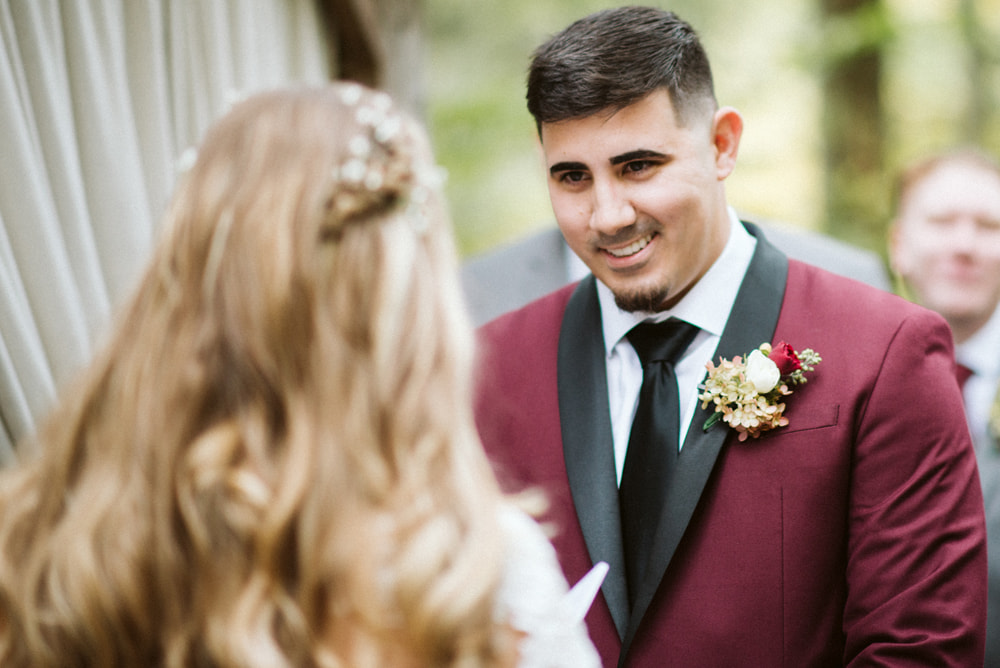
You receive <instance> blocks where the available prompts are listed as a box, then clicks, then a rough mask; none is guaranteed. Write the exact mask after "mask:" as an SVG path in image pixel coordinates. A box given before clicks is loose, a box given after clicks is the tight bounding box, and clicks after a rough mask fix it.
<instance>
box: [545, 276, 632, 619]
mask: <svg viewBox="0 0 1000 668" xmlns="http://www.w3.org/2000/svg"><path fill="white" fill-rule="evenodd" d="M558 386H559V420H560V423H561V425H562V440H563V456H564V457H565V459H566V473H567V475H568V476H569V486H570V489H571V490H572V493H573V504H574V505H575V506H576V515H577V517H578V518H579V520H580V527H581V528H582V529H583V537H584V539H585V540H586V543H587V550H588V552H589V553H590V558H591V561H592V562H594V563H596V562H598V561H606V562H607V563H608V565H609V566H610V570H609V572H608V575H607V577H606V578H605V579H604V584H603V585H602V586H601V592H602V593H603V594H604V600H605V601H606V602H607V604H608V607H609V608H610V609H611V617H612V618H613V619H614V622H615V627H616V628H617V629H618V635H619V637H621V636H624V634H625V627H626V625H627V623H628V593H627V590H626V588H625V567H624V564H625V560H624V557H623V555H622V538H621V520H620V517H619V513H618V483H617V480H616V477H615V460H614V445H613V439H612V433H611V416H610V413H609V408H608V381H607V368H606V366H605V363H604V335H603V330H602V328H601V309H600V306H599V304H598V301H597V289H596V286H595V283H594V277H593V276H588V277H586V278H584V279H583V280H582V281H581V282H580V284H579V285H578V286H577V287H576V290H574V291H573V294H572V296H571V297H570V300H569V303H568V304H567V305H566V312H565V314H564V315H563V321H562V328H561V330H560V332H559V359H558Z"/></svg>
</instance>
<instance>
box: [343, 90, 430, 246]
mask: <svg viewBox="0 0 1000 668" xmlns="http://www.w3.org/2000/svg"><path fill="white" fill-rule="evenodd" d="M340 99H341V101H342V102H343V103H344V104H345V105H347V106H349V107H354V108H355V110H354V120H355V121H356V122H357V124H358V125H359V126H361V130H360V131H359V132H358V134H356V135H354V136H353V137H351V139H350V140H349V141H348V142H347V153H348V157H347V158H346V159H345V160H344V161H343V163H342V164H341V165H340V166H339V167H338V168H337V169H336V170H335V172H334V178H335V179H336V181H338V182H339V183H340V184H341V188H342V189H343V190H344V191H346V192H342V193H340V194H338V196H337V197H338V199H340V198H341V196H342V195H343V196H346V197H344V198H343V201H342V202H338V203H336V204H339V206H338V205H335V207H334V208H335V213H339V214H340V215H341V216H342V217H343V218H350V217H351V216H352V215H357V214H359V213H361V212H362V211H363V210H364V209H365V208H366V206H365V202H367V203H371V202H372V201H373V199H374V200H377V199H380V197H379V196H382V197H393V196H396V197H398V198H399V200H400V203H401V204H404V203H405V210H404V214H403V215H404V217H405V218H406V219H407V221H408V222H409V223H410V224H411V226H412V227H413V228H414V229H415V230H416V231H417V232H423V231H425V230H426V229H427V227H428V224H429V222H430V221H429V218H428V215H429V212H428V211H427V206H426V205H427V204H428V203H429V202H430V200H431V196H432V194H433V192H434V191H436V190H438V189H440V187H441V186H442V185H443V183H444V170H443V169H441V168H440V167H437V166H435V165H432V164H427V163H426V162H425V161H422V160H421V159H420V158H419V157H417V156H415V155H414V154H413V143H412V141H411V140H410V139H408V138H406V137H401V134H403V132H402V131H403V126H404V122H403V118H402V117H401V116H400V115H399V114H398V113H395V112H394V110H393V109H392V100H391V99H390V97H389V96H388V95H387V94H385V93H382V92H376V93H373V94H370V95H368V96H366V95H365V89H364V88H363V87H362V86H360V85H358V84H353V83H351V84H346V85H343V87H342V89H341V90H340ZM372 196H374V198H373V197H372Z"/></svg>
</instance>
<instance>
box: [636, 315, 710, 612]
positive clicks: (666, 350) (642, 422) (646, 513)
mask: <svg viewBox="0 0 1000 668" xmlns="http://www.w3.org/2000/svg"><path fill="white" fill-rule="evenodd" d="M697 333H698V328H697V327H695V326H694V325H691V324H689V323H686V322H684V321H682V320H677V319H675V318H671V319H669V320H666V321H664V322H661V323H650V322H642V323H639V324H638V325H636V326H635V327H633V328H632V330H631V331H629V333H628V334H627V336H628V340H629V343H631V344H632V347H633V348H635V351H636V353H638V355H639V360H640V361H641V362H642V388H641V389H640V390H639V405H638V407H637V408H636V412H635V419H634V420H633V421H632V432H631V435H630V436H629V441H628V450H627V451H626V454H625V465H624V467H623V470H622V481H621V485H620V486H619V488H618V500H619V505H620V506H621V522H622V547H623V548H624V552H625V576H626V580H627V582H628V596H629V605H631V604H632V603H633V602H634V601H635V593H636V591H637V590H638V588H639V586H640V585H641V584H642V579H643V576H644V575H645V570H646V562H647V560H648V558H649V553H650V551H651V549H652V544H653V536H654V533H655V531H656V527H657V525H658V524H659V520H660V512H661V510H662V508H663V500H664V498H665V496H666V483H667V480H668V479H669V475H670V471H671V470H672V469H673V466H674V464H675V463H676V461H677V437H678V432H679V431H680V406H679V403H680V402H679V400H678V397H677V377H676V376H675V375H674V364H675V363H676V361H677V360H678V359H679V358H680V356H681V355H682V354H683V353H684V351H685V350H686V349H687V347H688V345H690V343H691V340H692V339H694V337H695V335H696V334H697Z"/></svg>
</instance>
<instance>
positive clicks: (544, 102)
mask: <svg viewBox="0 0 1000 668" xmlns="http://www.w3.org/2000/svg"><path fill="white" fill-rule="evenodd" d="M661 88H663V89H666V90H667V92H668V93H669V94H670V101H671V103H672V104H673V106H674V109H675V111H676V112H677V116H678V122H680V123H682V124H684V123H686V122H688V121H690V120H691V119H692V118H693V117H694V114H695V113H696V112H697V111H699V110H704V109H705V108H706V106H707V105H706V103H710V104H711V105H712V108H714V107H715V106H716V101H715V90H714V85H713V83H712V68H711V66H710V65H709V62H708V55H707V54H706V53H705V49H704V48H703V47H702V45H701V42H700V40H699V39H698V35H697V34H696V33H695V31H694V28H692V27H691V26H690V25H689V24H688V23H686V22H685V21H683V20H682V19H680V18H679V17H678V16H677V15H676V14H674V13H673V12H667V11H663V10H660V9H656V8H653V7H637V6H631V7H619V8H616V9H607V10H603V11H599V12H596V13H594V14H591V15H589V16H587V17H584V18H582V19H580V20H578V21H576V22H574V23H572V24H571V25H570V26H569V27H567V28H566V29H565V30H563V31H562V32H560V33H558V34H556V35H555V36H554V37H552V38H551V39H549V40H548V41H547V42H545V43H544V44H542V45H541V46H540V47H538V49H536V51H535V53H534V54H533V55H532V59H531V66H530V68H529V70H528V92H527V96H526V97H527V100H528V111H530V112H531V115H532V116H534V118H535V124H536V125H537V126H538V127H539V128H541V125H542V123H555V122H558V121H566V120H573V119H580V118H585V117H587V116H592V115H594V114H597V113H599V112H602V111H607V110H610V111H618V110H621V109H624V108H625V107H627V106H629V105H631V104H634V103H635V102H638V101H639V100H641V99H643V98H644V97H646V96H647V95H649V94H650V93H652V92H654V91H656V90H658V89H661Z"/></svg>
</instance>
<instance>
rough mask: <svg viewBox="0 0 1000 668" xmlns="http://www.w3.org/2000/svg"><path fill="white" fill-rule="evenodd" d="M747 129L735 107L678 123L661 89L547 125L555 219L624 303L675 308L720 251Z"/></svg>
mask: <svg viewBox="0 0 1000 668" xmlns="http://www.w3.org/2000/svg"><path fill="white" fill-rule="evenodd" d="M741 128H742V126H741V123H740V119H739V115H738V114H737V113H736V112H735V111H734V110H731V109H730V110H720V111H717V112H714V113H713V111H712V110H710V109H706V110H705V113H704V114H702V115H701V116H700V117H698V118H694V119H691V120H689V121H688V122H686V123H683V124H682V123H680V122H679V119H678V117H677V114H676V113H675V110H674V107H673V104H672V102H671V99H670V96H669V94H668V93H667V92H666V91H665V90H659V91H656V92H654V93H652V94H650V95H649V96H647V97H645V98H643V99H642V100H640V101H639V102H636V103H634V104H632V105H630V106H628V107H625V108H624V109H621V110H619V111H617V112H614V113H611V112H609V113H601V114H597V115H594V116H588V117H584V118H580V119H573V120H568V121H559V122H555V123H543V124H542V127H541V138H542V148H543V151H544V156H545V164H546V168H547V170H548V186H549V195H550V197H551V200H552V208H553V211H554V212H555V216H556V220H557V221H558V223H559V227H560V229H561V230H562V232H563V235H564V236H565V237H566V241H567V242H568V243H569V245H570V247H571V248H572V249H573V251H574V252H576V254H577V255H579V256H580V258H581V259H582V260H583V261H584V263H586V265H587V266H588V267H589V268H590V270H591V272H593V274H594V276H596V277H597V278H598V279H599V280H600V281H601V282H603V283H604V284H605V285H607V286H608V287H609V288H610V289H611V291H612V292H613V293H614V294H615V298H616V301H617V302H618V305H619V307H621V308H623V309H625V310H630V311H653V310H662V309H664V308H669V307H670V306H672V305H673V304H675V303H676V302H677V301H678V300H680V298H681V297H683V296H684V295H685V294H686V293H687V291H688V290H689V289H690V288H691V286H693V285H694V284H695V283H697V281H698V280H699V279H700V278H701V277H702V276H703V275H704V274H705V272H706V271H707V270H708V268H709V267H710V266H711V265H712V263H713V262H715V260H716V258H718V256H719V254H720V253H721V252H722V249H723V247H724V246H725V243H726V240H727V239H728V233H729V219H728V213H727V208H726V201H725V194H724V189H723V186H722V182H723V180H724V179H725V177H726V176H728V174H729V172H730V171H731V170H732V162H733V161H734V160H735V153H736V145H738V141H739V133H740V130H741Z"/></svg>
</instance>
